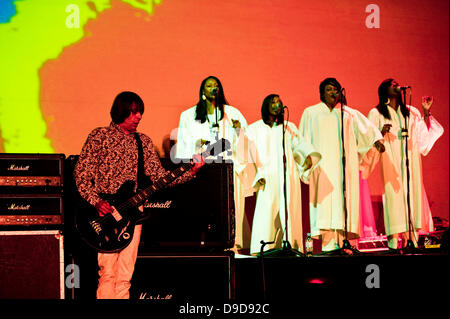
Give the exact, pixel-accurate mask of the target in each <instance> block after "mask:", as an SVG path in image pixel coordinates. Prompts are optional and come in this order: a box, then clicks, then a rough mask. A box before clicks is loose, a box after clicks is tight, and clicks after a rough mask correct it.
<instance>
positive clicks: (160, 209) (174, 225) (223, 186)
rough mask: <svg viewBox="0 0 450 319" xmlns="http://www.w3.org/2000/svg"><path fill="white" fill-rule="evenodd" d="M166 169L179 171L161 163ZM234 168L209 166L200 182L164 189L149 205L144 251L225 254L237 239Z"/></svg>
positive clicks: (164, 161)
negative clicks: (219, 252)
mask: <svg viewBox="0 0 450 319" xmlns="http://www.w3.org/2000/svg"><path fill="white" fill-rule="evenodd" d="M161 162H162V164H163V167H164V168H165V169H167V170H172V169H174V168H176V167H177V165H175V164H173V163H172V162H171V161H170V159H161ZM233 194H234V192H233V164H231V163H210V164H205V165H204V166H203V167H202V168H201V169H200V170H199V171H198V172H197V176H196V178H194V179H192V180H190V181H188V182H186V183H184V184H180V185H176V186H174V187H170V188H166V189H163V190H161V191H159V192H157V193H155V194H154V195H153V196H151V197H150V199H149V200H148V201H147V203H146V204H145V208H144V210H145V213H146V214H149V218H148V219H147V220H145V221H144V222H143V232H142V236H141V247H140V248H139V249H140V250H141V251H150V252H151V251H155V250H156V251H159V250H161V249H163V250H168V249H172V250H173V249H175V250H180V248H182V249H183V250H189V251H191V250H192V249H194V250H196V249H200V250H202V249H209V250H223V249H226V248H230V247H233V245H234V236H235V230H234V229H235V219H234V218H235V217H234V209H235V208H234V195H233Z"/></svg>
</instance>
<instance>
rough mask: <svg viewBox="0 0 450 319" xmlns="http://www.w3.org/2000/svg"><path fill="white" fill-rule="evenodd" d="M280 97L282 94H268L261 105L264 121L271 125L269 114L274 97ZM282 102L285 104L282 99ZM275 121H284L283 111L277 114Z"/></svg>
mask: <svg viewBox="0 0 450 319" xmlns="http://www.w3.org/2000/svg"><path fill="white" fill-rule="evenodd" d="M276 97H278V98H280V96H279V95H278V94H269V95H268V96H266V98H265V99H264V101H263V103H262V106H261V117H262V119H263V121H264V123H266V124H267V125H270V121H269V116H270V108H271V104H272V101H273V99H274V98H276ZM280 103H281V105H283V102H282V101H281V99H280ZM274 120H275V122H277V124H282V123H283V121H284V116H283V113H282V112H280V113H278V115H277V116H275V119H274Z"/></svg>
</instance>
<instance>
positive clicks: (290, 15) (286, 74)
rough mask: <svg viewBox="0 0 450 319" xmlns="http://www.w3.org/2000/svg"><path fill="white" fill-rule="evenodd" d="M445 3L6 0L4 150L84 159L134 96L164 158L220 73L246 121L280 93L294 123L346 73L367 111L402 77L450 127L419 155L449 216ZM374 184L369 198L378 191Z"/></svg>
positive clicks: (350, 92)
mask: <svg viewBox="0 0 450 319" xmlns="http://www.w3.org/2000/svg"><path fill="white" fill-rule="evenodd" d="M448 7H449V2H448V1H447V0H431V1H426V0H409V1H393V0H374V1H362V0H322V1H301V0H290V1H289V0H209V1H205V0H147V1H144V0H110V1H108V0H90V1H88V0H58V1H55V0H1V1H0V73H1V74H0V151H2V152H9V153H11V152H13V153H16V152H24V153H36V152H39V153H49V152H50V153H51V152H56V153H64V154H66V156H69V155H72V154H78V153H79V152H80V150H81V147H82V145H83V143H84V141H85V138H86V136H87V135H88V133H89V132H90V131H91V130H92V129H93V128H95V127H97V126H105V125H108V124H109V121H110V118H109V110H110V107H111V104H112V101H113V99H114V97H115V96H116V94H117V93H119V92H120V91H123V90H131V91H135V92H137V93H138V94H139V95H140V96H141V97H142V98H143V100H144V102H145V106H146V111H145V115H144V117H143V120H142V122H141V126H140V131H142V132H145V133H146V134H148V135H149V136H151V137H152V138H153V140H154V142H155V144H156V146H157V147H158V151H159V152H160V155H161V156H165V155H166V152H167V147H165V146H166V145H169V140H170V135H171V133H172V132H173V129H174V128H176V127H177V125H178V119H179V115H180V113H181V112H182V111H183V110H185V109H186V108H188V107H190V106H192V105H194V104H195V102H196V100H197V98H198V90H199V85H200V82H201V81H202V79H204V78H205V77H206V76H208V75H216V76H217V77H219V78H220V79H221V81H222V84H223V85H224V91H225V95H226V97H227V99H228V101H229V103H230V104H231V105H234V106H236V107H238V108H239V109H240V110H241V111H242V113H243V114H244V116H245V117H246V119H247V121H248V122H249V123H252V122H254V121H256V120H258V119H259V118H260V107H261V103H262V100H263V98H264V97H265V96H266V95H268V94H269V93H278V94H280V95H281V97H282V99H283V101H284V103H285V104H286V105H287V106H288V107H289V110H290V112H289V113H290V117H289V120H291V121H292V122H294V123H295V124H297V125H298V123H299V121H300V117H301V114H302V111H303V110H304V108H305V107H307V106H309V105H312V104H315V103H317V102H318V100H319V92H318V86H319V83H320V81H321V80H323V79H324V78H325V77H329V76H332V77H336V78H337V79H338V80H339V81H340V82H341V84H342V85H343V86H344V87H345V88H346V92H347V99H348V102H349V105H350V106H352V107H354V108H357V109H359V110H360V111H361V112H363V113H364V114H366V115H367V113H368V111H369V110H370V108H372V107H373V106H374V105H375V104H376V102H377V87H378V85H379V83H380V82H381V81H382V80H383V79H385V78H387V77H394V78H395V79H397V81H398V82H399V83H401V84H403V85H410V86H411V87H412V104H413V105H415V106H418V107H420V100H421V96H422V95H433V96H434V100H435V103H434V106H433V109H432V113H433V115H434V116H435V117H436V118H437V119H438V120H439V121H440V122H441V123H442V125H443V126H444V128H445V134H444V136H443V137H442V138H441V139H440V140H439V141H438V142H437V143H436V145H435V147H434V149H433V151H432V152H431V153H430V154H429V155H428V156H427V157H425V158H423V165H424V179H425V185H426V187H427V193H428V196H429V200H430V203H431V205H432V207H431V208H432V211H433V215H434V216H440V217H444V218H448V212H449V210H448V195H449V194H448V167H449V161H448V155H449V148H448V142H449V141H448V118H449V113H448V108H449V99H448V96H449V31H448V28H449V13H448V9H449V8H448ZM376 173H377V172H375V175H372V177H371V179H370V180H369V183H370V184H369V185H370V188H371V192H372V194H380V193H381V183H380V182H379V178H378V175H377V174H376Z"/></svg>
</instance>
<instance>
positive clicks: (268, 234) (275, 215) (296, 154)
mask: <svg viewBox="0 0 450 319" xmlns="http://www.w3.org/2000/svg"><path fill="white" fill-rule="evenodd" d="M246 135H247V136H248V138H249V139H250V140H251V141H252V142H253V143H254V145H255V147H256V150H257V154H258V156H259V162H260V163H259V164H257V163H255V167H256V176H255V178H254V180H253V185H252V186H253V187H254V188H255V189H257V199H256V206H255V213H254V216H253V226H252V235H251V244H250V253H258V252H260V249H261V243H260V242H261V240H264V241H265V242H268V241H273V240H276V239H278V245H277V243H275V244H274V245H266V246H265V248H264V250H267V249H269V248H273V247H280V243H281V240H285V239H286V237H285V234H284V231H285V224H286V220H285V200H284V198H285V197H284V165H283V143H282V141H283V125H276V124H274V125H273V127H270V126H269V125H267V124H265V123H264V121H263V120H259V121H256V122H255V123H253V124H251V125H249V127H248V129H247V132H246ZM285 150H286V175H287V177H288V178H287V179H286V195H287V205H288V228H287V231H288V238H287V239H288V241H289V243H290V244H291V246H292V248H294V249H297V250H300V251H303V232H302V204H301V185H300V177H299V171H300V172H302V170H301V169H299V167H298V165H303V163H304V161H305V159H306V157H307V156H309V155H312V156H313V157H314V159H313V163H314V164H316V163H317V162H318V160H319V159H320V155H319V154H318V153H316V152H315V150H314V148H313V147H312V146H311V144H309V143H307V142H305V141H304V139H303V138H302V137H301V136H300V135H299V134H298V130H297V127H296V126H295V124H293V123H286V132H285ZM255 162H258V161H255ZM313 167H314V166H313ZM313 167H312V168H311V169H313ZM305 174H307V173H306V172H303V175H305ZM261 178H264V179H265V185H264V186H260V185H259V184H258V181H259V180H260V179H261ZM277 231H279V232H278V236H277V238H275V236H276V235H277Z"/></svg>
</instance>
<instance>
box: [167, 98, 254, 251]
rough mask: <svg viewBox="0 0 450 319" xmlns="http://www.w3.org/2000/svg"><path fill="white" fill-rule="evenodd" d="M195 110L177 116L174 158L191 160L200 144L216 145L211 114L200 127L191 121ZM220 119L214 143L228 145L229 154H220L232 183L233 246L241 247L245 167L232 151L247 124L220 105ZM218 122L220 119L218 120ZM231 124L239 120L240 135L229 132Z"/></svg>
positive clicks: (232, 111)
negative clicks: (229, 163) (230, 164)
mask: <svg viewBox="0 0 450 319" xmlns="http://www.w3.org/2000/svg"><path fill="white" fill-rule="evenodd" d="M195 109H196V106H193V107H191V108H189V109H187V110H186V111H184V112H182V113H181V115H180V122H179V125H178V132H177V144H176V154H175V157H176V158H181V159H187V158H192V156H193V155H194V154H196V153H199V150H200V149H201V147H200V140H201V139H203V140H206V141H210V142H211V144H212V143H214V141H216V137H217V135H216V133H217V131H215V130H214V129H213V128H212V125H213V123H215V114H212V115H210V118H209V121H205V122H204V123H200V121H196V120H195ZM224 112H225V114H224V116H223V118H222V120H220V121H219V122H218V124H219V129H218V139H220V138H224V139H227V140H228V141H229V142H230V144H231V150H230V151H225V152H224V153H222V154H220V155H221V156H223V159H224V160H231V161H232V162H233V172H234V174H233V177H234V178H233V183H234V203H235V220H236V223H235V227H236V228H235V246H237V247H242V246H243V234H242V231H243V223H244V217H245V213H244V209H245V194H244V187H243V182H242V176H241V175H242V174H241V173H242V170H243V169H244V168H245V165H240V164H239V161H237V160H236V148H237V144H238V142H239V139H240V136H242V135H243V131H245V129H246V128H247V121H246V120H245V118H244V116H243V115H242V114H241V112H240V111H239V110H238V109H236V108H235V107H233V106H230V105H224ZM219 118H220V117H219ZM232 120H239V122H240V123H241V128H242V130H241V132H240V134H239V136H238V134H237V133H236V129H235V128H233V122H232Z"/></svg>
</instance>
